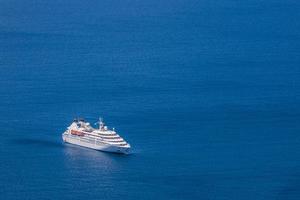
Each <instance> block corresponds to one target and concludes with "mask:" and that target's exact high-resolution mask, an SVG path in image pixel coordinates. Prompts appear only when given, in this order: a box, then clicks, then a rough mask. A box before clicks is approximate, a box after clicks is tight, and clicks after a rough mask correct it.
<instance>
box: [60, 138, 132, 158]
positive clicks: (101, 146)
mask: <svg viewBox="0 0 300 200" xmlns="http://www.w3.org/2000/svg"><path fill="white" fill-rule="evenodd" d="M62 138H63V141H64V142H67V143H70V144H75V145H79V146H82V147H87V148H90V149H95V150H99V151H106V152H114V153H124V154H128V153H129V149H130V147H126V146H125V147H122V146H117V145H111V144H105V143H102V142H99V141H96V140H95V141H94V142H92V143H91V142H86V141H84V140H85V139H84V138H83V137H81V136H73V135H70V134H68V133H64V134H63V135H62Z"/></svg>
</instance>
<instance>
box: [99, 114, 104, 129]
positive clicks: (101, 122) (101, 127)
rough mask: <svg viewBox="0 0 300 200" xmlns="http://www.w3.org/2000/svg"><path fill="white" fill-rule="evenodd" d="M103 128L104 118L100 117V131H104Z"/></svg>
mask: <svg viewBox="0 0 300 200" xmlns="http://www.w3.org/2000/svg"><path fill="white" fill-rule="evenodd" d="M103 126H104V123H103V118H102V117H99V129H100V130H102V129H103Z"/></svg>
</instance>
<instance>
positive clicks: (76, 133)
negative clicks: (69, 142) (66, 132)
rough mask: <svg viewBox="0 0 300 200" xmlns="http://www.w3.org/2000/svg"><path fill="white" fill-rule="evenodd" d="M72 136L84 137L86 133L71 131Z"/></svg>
mask: <svg viewBox="0 0 300 200" xmlns="http://www.w3.org/2000/svg"><path fill="white" fill-rule="evenodd" d="M71 134H72V135H78V136H84V132H81V131H75V130H71Z"/></svg>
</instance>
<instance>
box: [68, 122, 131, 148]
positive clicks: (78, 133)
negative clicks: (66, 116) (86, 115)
mask: <svg viewBox="0 0 300 200" xmlns="http://www.w3.org/2000/svg"><path fill="white" fill-rule="evenodd" d="M97 124H98V125H99V128H98V129H97V128H93V127H92V126H91V125H90V123H88V122H86V121H85V120H84V119H75V120H74V121H73V123H72V124H71V125H70V126H69V127H68V128H67V130H66V131H65V132H64V133H63V134H62V138H63V141H64V142H67V143H71V144H75V145H79V146H83V147H87V148H92V149H96V150H101V151H108V152H115V153H125V154H128V153H129V150H130V144H128V143H127V142H126V141H125V140H124V139H123V138H122V137H121V136H120V135H118V134H117V132H116V131H115V130H114V129H113V130H109V129H108V127H107V126H106V125H105V124H104V122H103V120H102V119H101V118H100V119H99V121H98V122H97Z"/></svg>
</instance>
